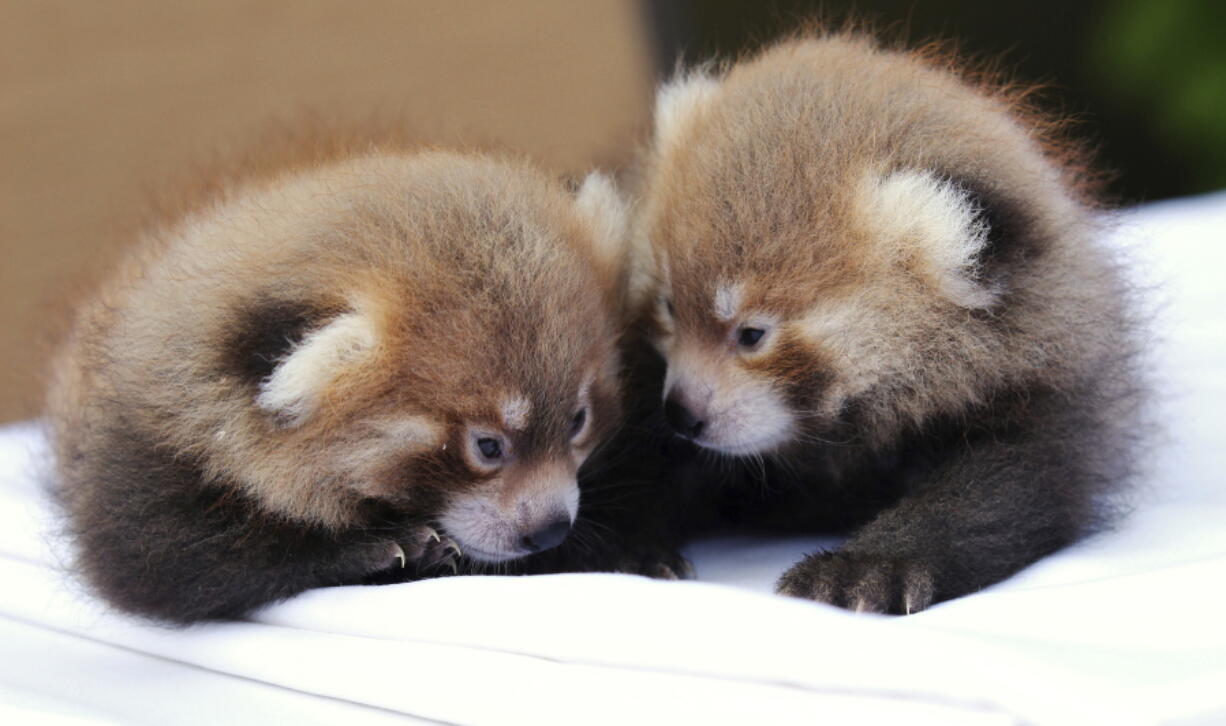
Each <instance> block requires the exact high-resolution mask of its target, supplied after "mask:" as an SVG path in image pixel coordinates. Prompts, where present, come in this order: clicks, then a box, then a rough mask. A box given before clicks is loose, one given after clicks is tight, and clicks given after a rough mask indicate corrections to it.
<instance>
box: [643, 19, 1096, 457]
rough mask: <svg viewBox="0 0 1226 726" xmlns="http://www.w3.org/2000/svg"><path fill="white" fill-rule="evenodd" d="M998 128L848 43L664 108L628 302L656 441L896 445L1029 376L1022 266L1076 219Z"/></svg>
mask: <svg viewBox="0 0 1226 726" xmlns="http://www.w3.org/2000/svg"><path fill="white" fill-rule="evenodd" d="M1005 111H1006V109H1005V107H1004V105H1003V104H1002V103H1000V102H999V101H997V100H996V99H993V98H991V97H988V96H984V95H980V94H978V93H976V92H975V91H974V90H972V89H971V88H970V87H968V86H966V85H964V84H962V83H961V82H960V81H958V80H957V79H956V78H955V77H954V76H953V75H952V74H948V73H946V72H943V71H942V72H937V71H935V70H933V69H930V68H928V67H926V66H925V65H924V64H923V63H918V62H916V61H915V60H914V59H913V58H910V57H907V56H904V55H900V54H891V53H889V52H888V51H879V50H876V49H873V48H871V47H870V46H869V44H868V43H867V42H866V41H863V40H856V39H846V40H843V39H837V38H835V39H826V40H824V41H822V42H816V41H808V42H806V41H797V42H791V43H785V44H782V45H779V46H776V47H775V48H772V49H771V50H769V51H767V52H765V53H763V54H762V55H760V56H759V57H758V58H756V59H753V60H751V61H749V62H745V63H741V64H737V65H734V66H732V67H731V68H730V69H729V70H728V71H727V72H726V73H724V74H723V75H722V76H718V77H716V76H708V75H703V74H695V75H691V76H688V77H683V78H681V79H679V80H677V81H674V82H673V83H671V84H669V85H667V86H665V87H664V88H663V89H662V90H661V92H660V94H659V97H658V104H657V117H656V133H655V139H654V146H653V149H652V150H651V152H652V153H651V155H650V157H649V160H648V163H647V172H646V175H645V181H644V187H643V190H642V198H643V202H642V214H641V218H640V220H639V222H640V226H639V229H638V232H637V234H638V235H639V238H640V244H641V245H642V246H643V247H644V251H643V254H642V255H641V257H642V258H644V259H646V260H648V262H647V263H646V264H644V265H643V268H644V269H641V270H640V275H639V279H638V281H637V282H636V285H635V287H636V289H637V291H638V292H639V293H640V294H641V297H640V299H643V300H647V299H654V309H653V310H651V311H650V318H651V320H652V321H654V322H653V326H652V328H653V330H654V333H655V340H656V343H657V346H658V348H659V349H660V351H661V353H662V354H663V355H664V356H665V358H666V359H667V362H668V372H667V377H666V381H665V403H664V406H665V416H666V419H667V420H668V422H669V423H670V425H671V426H672V427H673V428H674V429H675V430H676V431H677V432H678V433H680V434H681V435H683V436H685V437H688V438H689V439H691V440H693V441H694V442H695V443H697V444H699V445H701V446H704V447H707V448H710V449H713V450H716V451H720V452H723V453H727V454H732V455H744V454H758V453H768V452H779V451H785V450H786V449H787V448H788V447H790V446H794V445H799V444H801V443H803V442H813V441H820V440H826V439H829V438H837V437H838V436H840V435H841V434H839V433H838V431H845V426H846V423H847V421H848V419H849V417H850V416H855V417H858V421H859V423H860V429H861V430H860V431H858V433H863V434H864V435H865V436H866V437H870V438H871V437H873V436H877V437H880V439H885V440H888V439H889V437H890V436H891V435H892V433H891V432H894V431H897V430H898V427H899V426H902V425H906V423H907V422H916V421H919V420H922V419H924V418H925V417H926V416H929V415H931V414H932V413H933V412H936V411H940V410H945V411H953V410H957V409H958V408H959V407H962V406H964V405H966V404H967V403H968V402H973V401H975V400H976V397H977V396H978V395H979V392H980V391H984V390H987V389H988V388H989V387H990V386H991V385H993V384H994V383H995V382H999V381H1001V380H1002V379H1005V378H1007V377H1008V376H1009V375H1010V374H1011V371H1015V370H1018V369H1019V368H1020V367H1022V366H1031V367H1033V366H1035V365H1036V363H1038V365H1040V366H1041V365H1042V363H1041V362H1039V361H1038V359H1039V358H1041V357H1043V356H1045V355H1048V354H1049V353H1052V351H1051V350H1045V346H1044V345H1043V344H1042V343H1040V344H1039V345H1030V346H1029V348H1028V349H1027V353H1026V354H1025V355H1021V356H1013V355H1012V354H1010V353H1009V352H1008V350H1009V346H1010V341H1013V342H1018V343H1019V344H1020V342H1024V343H1026V344H1027V345H1029V343H1030V342H1031V341H1026V340H1025V338H1026V336H1027V335H1030V334H1031V333H1030V331H1027V330H1026V327H1027V325H1029V324H1030V323H1029V322H1028V321H1030V320H1034V319H1038V317H1039V316H1037V315H1034V314H1030V315H1029V317H1028V316H1027V314H1025V313H1021V312H1017V311H1019V310H1021V308H1022V307H1023V306H1025V305H1027V304H1030V302H1031V301H1035V300H1040V299H1041V298H1040V297H1038V296H1034V295H1032V294H1031V291H1030V290H1029V289H1027V286H1032V287H1038V286H1041V285H1042V284H1044V283H1043V282H1042V281H1041V279H1038V278H1035V279H1034V280H1032V279H1031V278H1029V277H1028V275H1029V274H1030V272H1031V271H1032V269H1034V268H1032V267H1028V266H1027V265H1026V264H1024V263H1026V262H1027V260H1028V259H1030V258H1034V257H1036V256H1037V255H1038V254H1041V253H1043V251H1042V249H1041V246H1042V244H1043V243H1044V240H1046V239H1051V238H1055V237H1056V236H1057V235H1059V234H1067V233H1069V231H1070V230H1068V229H1067V227H1068V226H1069V224H1070V223H1072V222H1079V220H1080V216H1079V213H1078V211H1077V207H1076V205H1075V203H1074V202H1073V201H1072V200H1071V199H1069V198H1068V197H1066V196H1065V192H1064V191H1063V189H1064V187H1063V185H1061V184H1056V183H1051V179H1050V172H1049V171H1048V167H1047V166H1045V162H1044V161H1043V160H1042V156H1041V154H1040V153H1039V151H1038V149H1037V147H1036V144H1035V143H1034V142H1033V141H1032V140H1031V139H1030V138H1029V137H1028V136H1027V135H1026V133H1025V132H1024V131H1023V130H1022V129H1021V128H1020V127H1019V126H1018V125H1017V124H1015V123H1014V122H1013V121H1012V120H1011V119H1010V118H1009V117H1008V115H1007V114H1006V113H1005ZM1023 227H1024V228H1025V229H1022V228H1023ZM1023 236H1024V237H1027V238H1028V240H1029V241H1032V242H1033V245H1034V246H1033V247H1032V248H1031V249H1026V250H1018V249H1016V246H1015V245H1012V241H1013V240H1014V239H1016V238H1020V237H1023ZM1046 254H1047V255H1048V259H1050V260H1055V258H1056V256H1057V255H1058V254H1060V253H1059V252H1058V251H1055V250H1052V251H1048V252H1046ZM1007 288H1012V289H1007ZM648 290H650V291H651V294H650V295H649V294H647V291H648ZM1008 293H1012V298H1011V299H1010V295H1009V294H1008ZM1010 306H1012V309H1011V307H1010ZM1014 314H1016V316H1017V319H1018V320H1019V321H1020V322H1018V323H1017V324H1014V323H1013V322H1009V321H1011V320H1012V318H1011V315H1014ZM836 430H838V431H836Z"/></svg>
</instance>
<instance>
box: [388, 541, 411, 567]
mask: <svg viewBox="0 0 1226 726" xmlns="http://www.w3.org/2000/svg"><path fill="white" fill-rule="evenodd" d="M392 557H395V558H396V559H398V560H400V569H402V570H403V569H404V565H405V562H407V561H408V558H407V557H405V555H404V548H403V547H401V546H400V545H399V544H396V543H395V542H393V543H392Z"/></svg>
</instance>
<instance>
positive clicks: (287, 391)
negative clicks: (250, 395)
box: [255, 313, 376, 426]
mask: <svg viewBox="0 0 1226 726" xmlns="http://www.w3.org/2000/svg"><path fill="white" fill-rule="evenodd" d="M375 341H376V335H375V329H374V325H373V324H372V323H371V321H370V320H369V319H368V318H367V317H366V316H364V315H361V314H359V313H347V314H345V315H341V316H340V317H338V318H336V319H335V320H333V321H332V322H330V323H328V324H327V325H325V326H324V327H322V328H320V329H319V330H316V331H314V332H312V333H310V334H309V335H307V336H306V337H305V338H303V339H302V341H301V342H299V343H298V344H297V345H296V346H294V349H293V350H292V351H290V354H289V355H288V356H287V357H286V358H285V359H284V360H282V361H281V362H280V363H278V364H277V367H276V369H274V370H273V372H272V375H270V376H269V377H268V378H266V379H264V381H263V382H262V383H261V384H260V393H259V395H258V396H256V399H255V403H256V405H257V406H259V407H260V408H262V409H264V410H265V411H268V412H269V413H275V414H277V415H278V416H280V417H281V418H283V419H285V420H286V421H287V423H288V425H289V426H298V425H301V424H302V423H303V422H304V421H306V420H307V419H308V418H310V416H311V414H312V413H314V412H315V409H316V407H317V406H318V405H319V401H320V399H321V398H322V396H323V393H324V389H325V388H326V387H327V386H328V384H329V383H331V382H332V381H333V380H335V378H336V376H337V375H338V374H339V373H340V372H341V369H342V368H344V367H345V366H347V365H349V364H351V363H353V362H354V361H357V360H359V359H361V358H363V357H365V356H366V354H367V353H369V352H370V350H371V349H372V348H374V346H375Z"/></svg>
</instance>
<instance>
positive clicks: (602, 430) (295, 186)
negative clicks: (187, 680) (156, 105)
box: [48, 150, 624, 623]
mask: <svg viewBox="0 0 1226 726" xmlns="http://www.w3.org/2000/svg"><path fill="white" fill-rule="evenodd" d="M623 215H624V209H623V208H622V206H621V205H620V203H619V201H618V200H617V198H616V196H615V194H614V193H613V189H612V185H611V184H610V183H609V182H608V181H607V180H606V179H604V178H603V177H601V176H598V175H593V176H592V177H589V179H588V181H587V182H586V183H585V184H584V185H583V187H582V189H580V190H579V192H578V194H577V195H575V196H572V195H570V194H568V193H567V192H566V191H565V190H564V189H563V188H562V187H561V185H560V184H558V183H556V182H555V181H554V180H551V179H550V178H548V177H547V176H546V175H545V174H543V173H542V172H540V171H537V170H536V169H534V168H532V167H530V166H528V165H527V164H524V163H518V162H506V161H501V160H496V159H493V158H488V157H484V156H476V155H471V156H469V155H460V154H456V153H445V152H437V151H422V152H418V153H402V152H398V151H385V152H379V151H369V150H368V151H366V152H364V153H360V154H355V155H349V156H344V157H343V158H339V159H333V160H330V161H326V162H317V163H309V164H306V165H298V166H297V167H295V168H290V169H287V170H284V171H282V172H280V173H274V174H265V175H263V177H262V178H259V179H254V180H249V181H247V182H245V183H234V184H230V185H226V186H224V187H223V188H222V190H221V193H220V194H219V195H218V197H217V198H215V199H213V200H212V201H211V202H210V203H208V204H206V205H204V206H201V207H199V208H197V209H196V210H195V211H192V212H190V213H188V214H187V215H186V216H184V217H183V218H181V219H179V220H177V221H175V222H174V223H172V224H169V225H166V226H164V227H163V228H161V229H157V230H156V231H154V232H152V233H151V234H149V235H148V238H147V239H145V240H143V242H142V244H140V245H139V246H138V247H137V249H135V251H133V252H132V253H131V254H130V255H128V257H127V258H126V259H125V260H124V261H123V263H122V266H121V268H120V269H119V271H118V273H117V274H115V275H114V276H113V277H112V278H111V279H110V281H109V282H108V283H107V284H105V285H104V286H103V287H102V289H101V291H100V292H98V293H97V294H96V295H95V296H94V297H93V298H92V299H91V300H89V301H88V303H87V304H85V305H84V306H83V307H82V309H81V310H80V313H79V316H78V318H77V320H76V324H75V327H74V329H73V330H72V332H71V335H70V337H69V339H68V340H67V342H66V344H65V345H64V347H63V349H62V350H61V351H60V353H59V355H58V358H57V359H56V361H55V364H54V371H53V381H52V384H51V387H50V391H49V411H48V418H49V422H50V430H51V434H52V438H53V445H54V454H55V460H56V464H57V474H58V485H59V493H60V496H61V498H62V501H63V503H64V505H65V507H66V512H67V515H68V521H69V525H70V529H71V533H72V535H73V536H74V537H75V541H76V545H77V550H78V564H77V566H78V567H79V569H80V571H81V573H82V574H83V575H84V577H85V578H86V579H87V580H88V582H89V583H90V584H91V585H92V586H93V587H94V588H95V589H96V590H97V592H99V593H100V594H101V595H102V596H104V597H105V598H106V599H107V600H108V601H110V602H111V603H112V604H113V605H115V606H117V607H118V608H120V609H122V610H125V611H129V612H132V613H136V614H139V615H143V616H148V617H152V618H156V619H160V620H164V621H169V622H174V623H189V622H193V621H199V620H204V619H216V618H229V617H235V616H241V615H242V614H244V613H247V612H249V611H251V610H252V609H253V608H256V607H258V606H261V605H263V604H266V603H269V602H272V601H276V600H280V599H283V598H286V597H289V596H292V595H294V594H296V593H299V592H301V591H303V590H306V589H308V588H314V587H321V586H328V585H337V584H344V583H357V582H361V581H364V580H367V579H368V578H370V577H377V576H378V575H379V573H386V572H388V571H393V572H398V571H399V568H402V567H405V566H406V564H407V565H409V569H407V570H405V572H411V573H416V572H422V573H431V572H435V571H437V570H438V569H439V568H440V567H441V568H444V569H448V566H450V569H454V568H455V567H456V566H457V565H463V564H465V563H475V564H476V565H478V566H479V565H480V564H481V563H496V562H502V561H507V560H510V559H512V558H519V557H521V556H524V555H529V554H532V553H535V552H540V551H543V550H547V549H549V548H551V547H554V546H555V545H558V544H559V543H560V542H562V540H563V539H565V538H566V537H567V534H568V531H569V530H570V528H571V524H572V522H574V520H575V518H576V513H577V509H578V506H579V489H578V486H577V483H576V473H577V471H578V469H579V467H580V465H581V464H582V463H583V462H584V459H585V458H586V457H587V456H588V454H589V453H590V452H592V450H593V449H594V447H596V446H597V444H598V443H599V442H600V441H601V440H602V439H603V438H604V437H605V436H606V434H607V433H608V432H610V431H611V430H612V429H613V428H614V427H615V426H616V425H617V423H618V417H619V408H620V402H619V400H618V396H619V393H618V381H617V375H618V365H619V364H618V354H617V351H616V349H615V346H616V341H617V338H618V333H619V331H618V327H619V323H618V321H619V316H620V315H621V313H620V312H619V305H620V300H619V294H620V293H619V285H620V282H619V279H620V276H621V271H620V270H621V261H620V257H621V254H622V252H621V249H622V248H621V244H622V239H623V238H624V234H623V232H622V227H623V222H624V219H623Z"/></svg>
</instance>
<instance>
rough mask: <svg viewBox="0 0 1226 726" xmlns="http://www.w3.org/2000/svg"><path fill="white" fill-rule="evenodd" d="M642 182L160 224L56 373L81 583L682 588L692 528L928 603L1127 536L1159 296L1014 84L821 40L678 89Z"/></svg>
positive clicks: (222, 595) (405, 170)
mask: <svg viewBox="0 0 1226 726" xmlns="http://www.w3.org/2000/svg"><path fill="white" fill-rule="evenodd" d="M629 186H630V187H631V188H629V189H626V190H619V189H617V188H616V187H615V186H614V184H613V183H612V182H611V181H610V180H609V179H608V178H606V177H604V176H602V175H600V174H593V175H592V176H590V177H588V178H587V180H586V181H585V182H584V183H583V185H582V187H581V188H580V189H579V190H578V191H577V193H574V194H570V193H568V192H567V191H565V190H564V189H563V188H562V187H561V186H560V185H559V184H558V183H556V182H555V181H554V180H552V179H550V178H549V177H548V176H547V175H545V174H543V173H541V172H540V171H537V170H535V169H533V168H531V167H530V166H528V165H526V164H523V163H515V162H507V161H504V160H500V159H495V158H490V157H484V156H476V155H463V154H457V153H446V152H439V151H418V152H403V151H399V150H393V149H386V150H381V151H373V152H372V151H369V150H367V151H365V152H363V153H355V154H351V155H349V156H347V157H345V158H341V159H334V160H331V161H328V162H326V163H317V164H313V165H307V166H305V167H299V168H295V169H290V170H285V171H283V172H281V173H277V174H271V175H265V176H264V177H261V178H258V179H253V180H250V181H248V182H246V183H242V184H233V185H228V186H226V187H225V188H223V189H222V192H221V193H220V194H219V195H218V196H217V197H216V198H215V199H213V200H212V201H211V202H210V203H209V204H207V205H205V206H203V207H200V208H197V209H195V210H194V211H192V212H190V213H189V214H187V215H186V216H185V217H183V218H182V219H179V220H177V221H176V222H175V223H174V224H173V225H169V226H167V227H165V228H163V229H158V230H156V231H154V232H152V233H151V234H150V235H149V238H148V239H147V240H146V241H145V242H144V244H143V245H141V246H140V247H139V249H137V250H136V251H135V252H134V253H133V254H131V255H130V256H129V257H128V258H127V259H126V261H125V262H124V263H123V265H122V267H121V269H120V270H119V272H118V273H117V274H116V275H115V276H114V277H113V279H112V280H111V282H110V283H109V284H107V285H106V286H104V288H103V289H102V290H101V292H100V293H99V294H98V295H97V296H96V297H95V298H94V299H93V300H92V302H90V303H89V304H88V305H86V306H85V307H84V308H83V310H82V311H81V313H80V315H79V318H78V320H77V323H76V326H75V328H74V330H73V332H72V334H71V336H70V338H69V340H68V341H67V343H66V345H65V347H64V349H63V350H62V352H61V355H60V356H59V357H58V358H57V361H56V364H55V366H54V371H53V384H52V386H51V389H50V393H49V421H50V424H51V431H52V435H53V441H54V452H55V457H56V460H57V467H58V470H57V471H58V479H59V493H60V496H61V499H62V501H63V503H64V505H65V507H66V511H67V513H68V521H69V523H70V525H71V530H72V534H73V536H74V537H75V540H76V543H77V545H78V557H79V561H78V567H79V569H80V571H81V573H82V574H83V575H84V576H85V577H86V578H87V579H88V581H89V582H90V583H91V584H92V585H93V587H94V588H96V590H97V591H98V592H99V593H101V594H102V595H103V596H104V597H105V598H106V599H108V600H109V601H110V602H111V603H113V604H114V605H116V606H118V607H119V608H121V609H123V610H126V611H130V612H133V613H137V614H141V615H144V616H149V617H153V618H157V619H161V620H165V621H170V622H178V623H187V622H193V621H198V620H204V619H214V618H226V617H236V616H241V615H242V614H244V613H246V612H249V611H250V610H252V609H254V608H256V607H258V606H260V605H263V604H265V603H268V602H272V601H276V600H279V599H283V598H286V597H289V596H292V595H294V594H296V593H299V592H301V591H303V590H305V589H308V588H313V587H321V586H328V585H336V584H343V583H357V582H370V581H391V580H396V579H403V578H408V577H417V576H426V575H431V574H436V573H440V572H446V573H450V572H454V571H481V570H483V569H486V568H489V567H490V563H500V564H499V565H498V566H497V569H499V570H502V571H510V572H542V571H566V570H621V571H631V572H639V573H644V574H653V575H657V576H670V575H680V574H684V571H685V568H686V563H685V561H684V559H682V558H681V557H680V556H679V555H678V554H677V550H678V547H679V546H680V544H681V543H682V542H683V541H684V539H685V538H686V537H688V536H690V535H692V534H693V533H695V532H698V531H702V530H705V529H709V528H712V527H726V526H736V527H762V528H779V527H786V528H792V529H798V528H799V529H825V530H835V531H844V532H847V533H849V537H848V539H847V541H846V543H845V544H844V545H843V546H842V547H841V548H839V549H838V550H837V551H832V552H818V553H814V554H812V555H810V556H808V557H806V558H804V559H803V560H802V561H800V562H799V563H797V564H796V565H795V566H794V567H792V568H791V569H790V570H788V571H787V572H786V573H785V574H784V575H783V576H782V578H781V579H780V581H779V585H778V588H779V590H780V591H781V592H783V593H786V594H789V595H793V596H797V597H802V598H810V599H814V600H818V601H822V602H828V603H833V604H835V605H839V606H843V607H847V608H852V609H856V610H866V611H874V612H891V613H911V612H915V611H918V610H921V609H923V608H925V607H927V606H929V605H930V604H932V603H933V602H937V601H940V600H944V599H948V598H953V597H957V596H960V595H963V594H966V593H970V592H972V591H974V590H977V589H979V588H982V587H984V586H986V585H990V584H992V583H994V582H997V581H999V580H1001V579H1003V578H1005V577H1007V576H1009V575H1010V574H1012V573H1014V572H1016V571H1017V570H1019V569H1020V568H1022V567H1024V566H1026V565H1027V564H1029V563H1031V562H1033V561H1035V560H1036V559H1038V558H1039V557H1041V556H1043V555H1044V554H1046V553H1049V552H1051V551H1053V550H1055V549H1057V548H1059V547H1061V546H1063V545H1065V544H1067V543H1069V542H1071V541H1073V540H1074V539H1076V538H1077V537H1079V536H1081V535H1083V534H1084V533H1085V532H1087V531H1088V530H1090V529H1092V528H1093V527H1095V526H1096V524H1097V523H1099V522H1100V521H1101V520H1102V515H1103V513H1104V512H1105V511H1106V510H1107V509H1108V504H1109V499H1110V497H1109V495H1110V493H1111V492H1112V491H1113V490H1116V489H1117V488H1118V486H1119V485H1120V483H1121V482H1122V481H1123V480H1124V479H1125V478H1126V477H1127V476H1128V474H1129V471H1130V461H1131V460H1132V459H1133V457H1132V456H1131V432H1132V430H1133V427H1134V421H1135V412H1136V409H1137V404H1138V400H1139V393H1138V391H1139V389H1138V387H1137V384H1136V374H1135V371H1134V366H1133V363H1132V361H1133V359H1134V351H1135V346H1134V344H1133V341H1132V335H1131V324H1130V318H1129V315H1128V311H1127V309H1126V305H1125V298H1126V290H1125V288H1124V285H1123V284H1122V282H1121V276H1120V275H1119V273H1118V271H1117V270H1116V267H1115V264H1114V263H1113V262H1112V261H1111V259H1110V256H1109V255H1107V254H1106V253H1105V252H1104V251H1103V250H1101V249H1099V248H1098V247H1096V246H1095V244H1094V242H1093V240H1092V238H1091V237H1092V233H1093V224H1092V219H1091V214H1090V210H1089V206H1088V202H1087V201H1086V200H1085V198H1084V197H1085V194H1084V193H1083V192H1082V191H1081V190H1082V189H1083V188H1084V172H1083V170H1082V169H1081V168H1079V167H1077V166H1076V165H1075V164H1074V163H1073V162H1072V161H1071V160H1070V157H1069V156H1068V155H1067V154H1061V153H1060V152H1059V151H1058V150H1057V149H1056V147H1054V146H1053V145H1051V144H1050V143H1049V141H1048V140H1047V138H1046V136H1045V135H1044V132H1043V129H1042V128H1040V126H1039V125H1038V124H1037V123H1036V122H1035V120H1034V119H1033V118H1031V117H1029V116H1027V115H1026V114H1025V113H1024V112H1023V111H1022V110H1021V108H1020V106H1019V105H1018V103H1017V102H1016V100H1015V99H1014V98H1013V97H1012V96H1011V95H1009V94H1008V93H1007V92H1006V91H1004V90H1003V89H1000V88H996V87H993V86H990V85H987V84H984V83H979V82H976V81H974V80H970V79H968V78H967V77H966V76H965V75H963V74H961V73H960V72H958V71H957V70H956V69H955V68H953V67H951V66H948V65H946V64H943V63H941V62H939V61H935V60H932V59H929V58H926V57H924V56H922V55H921V54H914V53H911V54H909V53H904V52H897V51H892V50H886V49H882V48H880V47H877V46H876V45H875V44H874V43H873V42H871V41H870V40H868V39H866V38H863V37H858V36H852V35H835V36H828V37H823V38H818V39H812V38H810V39H801V40H792V41H788V42H784V43H781V44H778V45H776V46H774V47H771V48H769V49H767V50H765V51H764V52H762V53H760V54H758V55H757V56H756V57H753V58H751V59H748V60H746V61H743V62H740V63H737V64H734V65H732V66H730V67H728V68H726V69H724V70H723V71H722V72H720V73H717V74H715V73H712V74H708V73H702V72H699V73H693V74H690V75H685V76H682V77H680V78H678V79H676V80H674V81H673V82H671V83H669V84H668V85H666V86H665V87H663V88H662V89H661V90H660V92H659V94H658V100H657V108H656V123H655V131H654V138H653V139H652V141H651V144H650V147H649V149H648V150H647V151H646V153H645V154H644V155H643V161H642V163H641V166H640V168H639V169H638V172H637V174H636V175H635V179H634V181H633V182H631V184H630V185H629ZM630 200H632V201H630ZM589 458H590V459H591V460H590V461H588V460H589ZM585 462H587V463H586V465H585ZM568 535H569V536H568Z"/></svg>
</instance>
